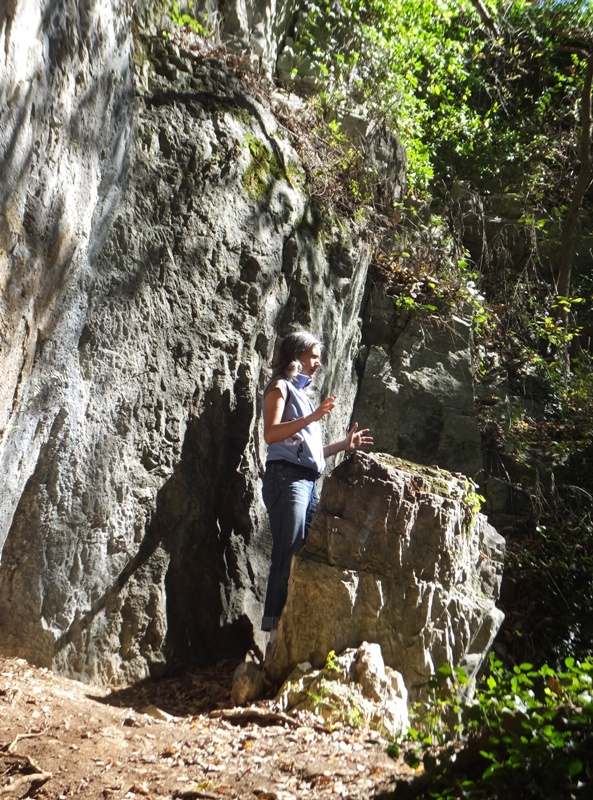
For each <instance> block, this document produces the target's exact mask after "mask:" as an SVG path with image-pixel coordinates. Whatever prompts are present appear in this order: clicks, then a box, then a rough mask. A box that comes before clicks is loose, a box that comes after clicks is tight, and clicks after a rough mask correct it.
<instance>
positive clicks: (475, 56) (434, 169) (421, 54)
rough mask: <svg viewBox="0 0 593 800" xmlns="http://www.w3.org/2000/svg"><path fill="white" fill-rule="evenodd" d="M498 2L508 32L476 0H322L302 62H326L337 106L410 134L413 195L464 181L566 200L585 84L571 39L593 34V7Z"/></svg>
mask: <svg viewBox="0 0 593 800" xmlns="http://www.w3.org/2000/svg"><path fill="white" fill-rule="evenodd" d="M487 5H490V9H491V12H492V14H493V16H494V18H495V19H496V21H497V23H498V25H499V29H500V31H499V36H497V37H494V36H492V35H491V32H490V31H489V30H487V29H486V28H485V27H484V25H483V24H482V22H481V20H480V19H479V17H478V15H477V13H476V11H475V8H474V6H473V4H472V3H471V2H467V1H466V0H462V2H457V3H451V2H447V1H446V0H426V2H422V3H418V2H416V0H370V1H369V0H341V2H339V3H335V2H333V0H313V2H311V3H309V4H308V6H307V9H308V11H307V16H306V20H305V22H304V23H301V24H300V26H299V27H298V35H297V45H296V46H297V50H298V51H299V53H300V54H301V58H302V66H301V67H300V69H304V70H305V71H310V70H311V66H313V67H314V68H316V69H317V75H318V81H319V83H320V84H321V86H322V87H323V94H322V97H324V99H325V102H326V106H327V108H328V111H331V112H332V113H335V112H336V109H339V108H341V107H342V108H349V107H352V106H353V105H357V104H358V105H360V106H362V107H363V108H364V110H365V112H366V113H367V114H368V115H370V116H371V117H374V118H376V119H377V120H386V121H387V123H388V124H389V125H390V126H391V127H393V128H395V129H396V130H397V131H398V132H399V134H400V136H401V138H402V140H403V142H404V144H405V147H406V150H407V154H408V160H409V181H410V186H411V190H412V192H423V191H425V190H426V189H427V188H428V187H429V185H430V184H431V181H433V180H437V181H440V180H445V181H451V180H454V179H455V178H461V179H464V180H466V179H469V180H472V181H473V182H475V183H476V184H477V185H478V186H483V187H485V188H488V187H490V188H492V187H496V188H497V189H501V188H504V189H506V190H508V189H509V188H511V187H512V188H515V189H518V190H520V191H521V193H522V195H523V196H528V197H529V198H530V199H531V200H532V201H534V202H540V203H542V204H544V205H549V202H550V199H551V198H550V192H551V190H552V194H553V199H554V201H555V202H556V203H557V204H560V205H562V203H564V202H566V196H567V194H569V193H570V191H571V187H572V182H573V180H574V168H575V158H574V149H575V140H574V131H575V128H576V126H577V125H578V122H579V98H580V92H581V89H582V82H583V56H582V54H581V53H580V52H579V48H578V47H574V46H573V47H569V44H571V43H574V42H575V41H576V42H578V43H579V44H581V43H582V42H583V41H585V42H588V43H589V44H590V43H591V41H592V40H593V5H592V4H591V2H589V0H586V1H585V2H583V1H582V0H567V1H566V2H562V3H560V2H557V1H555V0H544V1H543V2H540V3H537V4H534V3H530V2H526V0H517V1H516V2H510V1H508V0H502V1H501V2H499V3H496V4H495V3H490V4H487ZM298 72H299V67H297V73H298ZM518 120H519V121H520V124H517V122H518Z"/></svg>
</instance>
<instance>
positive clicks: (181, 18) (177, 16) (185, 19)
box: [169, 0, 210, 36]
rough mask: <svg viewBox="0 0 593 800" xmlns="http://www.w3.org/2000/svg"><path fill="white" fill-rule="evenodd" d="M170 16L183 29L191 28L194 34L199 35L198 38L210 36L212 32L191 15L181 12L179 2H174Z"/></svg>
mask: <svg viewBox="0 0 593 800" xmlns="http://www.w3.org/2000/svg"><path fill="white" fill-rule="evenodd" d="M169 15H170V17H171V21H172V22H174V23H175V24H176V25H179V26H180V27H181V28H189V29H190V30H192V31H193V32H194V33H197V34H198V36H209V35H210V31H209V30H208V29H207V28H205V27H204V26H203V25H202V23H201V22H200V21H199V20H197V19H196V18H195V17H192V16H191V14H187V13H184V12H181V11H180V10H179V3H178V2H177V0H172V2H171V10H170V12H169Z"/></svg>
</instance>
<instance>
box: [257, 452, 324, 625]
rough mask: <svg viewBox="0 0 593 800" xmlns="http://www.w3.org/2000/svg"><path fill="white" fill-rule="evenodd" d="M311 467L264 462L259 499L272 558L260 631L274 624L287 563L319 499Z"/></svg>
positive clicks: (301, 540) (285, 585) (280, 605)
mask: <svg viewBox="0 0 593 800" xmlns="http://www.w3.org/2000/svg"><path fill="white" fill-rule="evenodd" d="M315 480H316V478H315V474H314V473H313V471H312V470H308V469H306V468H304V467H299V465H298V464H294V465H292V464H288V463H287V462H268V463H267V464H266V473H265V475H264V484H263V492H262V494H263V499H264V503H265V506H266V509H267V511H268V516H269V518H270V528H271V530H272V561H271V564H270V575H269V578H268V590H267V592H266V602H265V605H264V616H263V620H262V626H261V627H262V630H263V631H269V630H272V629H274V628H276V627H278V620H279V619H280V615H281V614H282V609H283V608H284V604H285V602H286V594H287V591H288V577H289V575H290V562H291V561H292V557H293V555H296V553H298V552H300V550H301V548H302V546H303V544H304V543H305V539H306V538H307V531H308V530H309V526H310V524H311V520H312V518H313V514H314V513H315V509H316V508H317V503H318V502H319V495H318V494H317V489H316V486H315Z"/></svg>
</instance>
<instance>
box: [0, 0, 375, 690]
mask: <svg viewBox="0 0 593 800" xmlns="http://www.w3.org/2000/svg"><path fill="white" fill-rule="evenodd" d="M33 29H35V30H38V31H39V34H38V36H36V37H32V36H31V35H30V31H31V30H33ZM0 42H1V44H2V48H1V52H2V61H1V62H0V91H1V92H2V96H1V101H2V126H1V127H0V146H1V153H2V155H1V159H2V173H3V175H4V176H5V178H4V180H3V182H2V186H1V188H0V191H1V192H2V195H1V199H0V214H1V215H0V248H1V249H0V271H1V278H2V300H1V302H2V314H1V326H2V328H1V331H0V332H1V334H2V351H1V355H0V359H1V365H2V374H3V381H2V385H1V387H0V422H1V433H2V439H1V444H0V448H1V449H0V469H1V470H2V474H3V476H5V480H4V481H3V484H2V486H1V487H0V499H1V515H0V547H1V546H3V549H2V554H1V562H0V631H1V643H2V644H1V647H2V652H3V653H4V654H18V655H20V656H23V657H26V658H28V659H30V660H31V661H32V662H34V663H37V664H42V665H46V666H50V667H52V668H54V669H58V670H60V671H62V672H64V673H68V674H70V675H74V676H77V677H82V678H84V679H87V680H110V679H116V680H131V679H136V678H139V677H142V676H144V675H146V674H148V672H150V671H158V670H159V669H161V668H162V667H163V665H164V664H165V662H169V663H170V662H173V661H176V660H179V661H184V662H187V661H188V660H197V661H214V660H216V659H217V658H220V657H222V656H228V655H233V654H237V653H242V652H243V651H244V649H245V648H246V646H248V645H249V644H251V643H252V642H253V641H254V640H255V641H257V639H258V631H257V627H258V624H259V615H260V612H261V606H260V604H261V599H262V594H263V589H264V582H265V576H266V565H265V562H266V554H267V549H268V543H267V531H266V522H265V519H264V515H263V512H262V506H261V502H260V499H259V479H260V474H261V471H262V457H263V448H262V442H261V433H260V407H259V404H260V395H261V390H262V387H263V384H264V380H265V367H266V365H267V364H269V362H270V360H271V357H272V355H273V349H274V345H275V342H276V339H277V337H278V336H282V335H283V334H284V333H286V332H287V331H288V330H289V329H290V328H291V327H292V326H293V325H299V326H301V327H309V328H310V329H312V330H314V331H318V332H319V333H320V334H321V335H322V336H324V337H325V338H326V340H327V346H328V353H327V362H328V364H330V365H332V367H333V368H332V369H331V370H328V372H327V374H326V376H325V379H324V381H323V385H320V387H319V389H320V391H321V392H322V393H324V392H326V391H327V390H329V389H330V388H331V390H332V392H335V393H336V394H338V395H339V396H340V413H339V414H337V415H335V416H334V417H333V418H332V423H331V424H332V425H333V426H334V430H333V434H334V435H335V434H336V432H337V431H338V430H340V431H341V430H343V428H344V427H345V425H346V423H347V420H348V418H349V415H350V410H351V408H352V402H353V398H354V393H355V389H356V380H355V374H354V372H353V367H352V366H351V365H352V364H353V363H354V361H355V358H356V352H357V349H358V343H359V337H360V334H359V328H360V326H359V319H358V314H359V307H360V302H361V297H362V292H363V288H364V281H365V276H366V268H367V262H368V255H367V252H366V247H365V246H364V245H363V244H361V243H360V242H357V240H356V237H355V236H353V235H352V234H351V233H349V232H348V231H347V230H345V229H344V228H343V227H341V228H340V229H339V230H337V229H334V228H332V225H331V224H330V223H329V221H328V220H326V219H324V218H323V217H322V216H320V215H319V214H318V212H317V211H316V210H315V209H314V208H313V207H312V206H311V205H310V203H309V201H308V199H307V193H306V187H305V186H304V183H303V180H302V170H301V167H300V162H299V158H298V156H297V154H296V152H295V151H294V150H293V148H292V146H291V144H290V139H289V137H288V136H287V135H286V133H285V132H283V131H281V130H280V129H279V125H278V122H277V120H276V118H275V117H274V114H273V111H272V106H271V103H270V100H269V98H266V97H263V96H261V97H259V98H258V97H256V96H255V95H253V94H252V93H250V90H248V89H247V87H246V86H245V85H243V84H242V83H241V82H239V81H238V80H237V79H235V78H232V77H230V76H229V75H228V74H227V73H226V72H225V71H224V70H223V69H222V68H220V66H217V65H216V64H215V63H214V62H211V61H209V60H208V59H201V60H200V59H190V58H185V57H184V56H183V55H180V54H179V51H177V50H175V48H172V49H171V48H170V49H169V50H162V51H159V52H155V53H152V54H151V57H154V61H155V63H158V65H159V72H160V77H159V76H156V75H153V74H152V73H151V76H150V80H149V81H148V80H146V81H145V82H144V84H142V85H141V86H139V89H138V93H137V95H135V93H134V91H133V83H132V67H131V56H132V38H131V3H129V2H126V0H96V2H92V0H89V1H88V2H84V3H79V2H75V1H74V0H69V2H65V3H62V4H60V6H59V7H56V6H55V4H54V3H51V2H49V0H47V2H41V3H37V2H36V3H33V2H27V0H13V2H12V3H10V4H9V5H8V6H4V10H2V11H0ZM144 74H145V77H146V74H147V73H146V72H145V73H144ZM331 434H332V431H328V435H331Z"/></svg>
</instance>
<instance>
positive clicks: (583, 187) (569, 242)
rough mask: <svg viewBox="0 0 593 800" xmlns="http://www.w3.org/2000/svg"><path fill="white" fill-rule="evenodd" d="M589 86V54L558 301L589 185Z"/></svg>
mask: <svg viewBox="0 0 593 800" xmlns="http://www.w3.org/2000/svg"><path fill="white" fill-rule="evenodd" d="M592 83H593V53H589V54H588V56H587V66H586V72H585V82H584V84H583V94H582V98H581V141H580V161H581V167H580V170H579V174H578V177H577V181H576V184H575V187H574V192H573V195H572V199H571V201H570V204H569V206H568V211H567V212H566V218H565V220H564V224H563V226H562V233H561V252H560V264H559V268H558V284H557V287H556V291H557V293H558V295H559V296H560V297H568V296H569V295H570V281H571V275H572V262H573V258H574V243H575V233H576V227H577V221H578V216H579V210H580V208H581V206H582V204H583V198H584V196H585V192H586V191H587V188H588V186H589V183H590V182H591V163H592V154H591V86H592Z"/></svg>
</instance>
